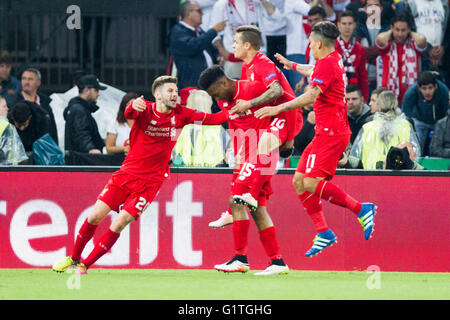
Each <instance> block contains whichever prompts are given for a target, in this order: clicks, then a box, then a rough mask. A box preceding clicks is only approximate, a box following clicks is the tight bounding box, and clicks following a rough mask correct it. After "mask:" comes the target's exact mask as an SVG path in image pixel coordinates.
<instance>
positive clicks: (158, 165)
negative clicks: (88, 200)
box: [53, 76, 227, 274]
mask: <svg viewBox="0 0 450 320" xmlns="http://www.w3.org/2000/svg"><path fill="white" fill-rule="evenodd" d="M152 93H153V95H154V97H155V99H156V102H149V101H146V100H144V99H143V97H140V98H138V99H136V100H134V101H132V102H131V103H130V104H129V105H128V106H127V108H126V109H125V117H126V118H127V119H133V120H134V123H133V127H132V128H131V132H130V150H129V152H128V155H127V157H126V159H125V160H124V162H123V164H122V166H121V168H120V169H119V170H118V171H116V172H115V173H113V175H112V177H111V179H110V180H109V182H108V184H107V185H106V186H105V188H104V189H103V191H102V192H101V193H100V195H99V196H98V198H97V202H96V203H95V205H94V208H93V211H92V213H91V214H90V215H89V217H88V218H87V219H86V220H85V222H84V224H83V225H82V226H81V228H80V230H79V232H78V235H77V238H76V241H75V245H74V247H73V249H72V254H71V256H68V257H66V258H64V259H63V260H61V261H59V262H57V263H55V264H54V265H53V270H55V271H60V272H62V271H65V270H66V269H67V268H69V267H71V266H73V268H75V270H76V272H77V273H79V274H85V273H87V269H88V268H89V267H90V266H91V265H92V264H93V263H95V262H96V261H97V260H98V259H99V258H100V257H102V256H103V255H104V254H105V253H106V252H107V251H108V250H109V249H111V247H112V246H113V245H114V243H115V242H116V241H117V239H118V238H119V235H120V232H121V231H122V230H123V229H124V228H125V227H126V226H127V225H128V224H129V223H130V222H132V221H134V220H137V219H138V218H139V216H140V215H141V214H142V213H143V212H144V211H145V209H146V208H147V206H148V205H149V204H150V203H151V202H152V201H153V199H154V197H155V196H156V194H157V192H158V190H159V189H160V187H161V185H162V183H163V182H164V180H165V179H166V178H167V177H168V174H169V160H170V157H171V153H172V149H173V147H174V145H175V143H176V140H177V137H178V133H179V132H177V129H179V128H182V127H183V126H185V125H187V124H189V123H194V122H196V123H197V122H198V123H202V124H209V125H218V124H222V123H224V122H225V121H226V120H227V118H226V116H227V114H226V113H225V112H220V113H217V114H207V113H204V112H199V111H196V110H192V109H189V108H185V107H183V106H181V105H179V104H177V99H178V88H177V78H175V77H170V76H161V77H158V78H157V79H156V80H155V81H154V82H153V85H152ZM122 204H123V207H122V209H121V210H120V212H119V206H121V205H122ZM111 210H113V211H116V212H119V214H118V215H117V217H116V218H115V219H114V221H113V222H112V224H111V226H110V227H109V229H108V230H107V231H106V233H105V234H103V235H102V236H101V237H100V239H99V240H98V241H97V243H96V244H95V246H94V249H93V250H92V252H91V253H90V254H89V256H88V257H87V258H86V259H81V253H82V251H83V249H84V247H85V246H86V244H87V242H88V241H89V240H90V239H91V238H92V237H93V236H94V233H95V230H96V228H97V225H98V224H99V223H100V222H101V221H102V220H103V219H104V218H105V216H106V215H107V214H108V213H109V212H110V211H111Z"/></svg>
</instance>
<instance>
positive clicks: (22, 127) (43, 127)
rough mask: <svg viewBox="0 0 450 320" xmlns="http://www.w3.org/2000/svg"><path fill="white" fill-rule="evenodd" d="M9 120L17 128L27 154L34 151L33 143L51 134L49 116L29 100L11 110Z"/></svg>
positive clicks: (21, 101)
mask: <svg viewBox="0 0 450 320" xmlns="http://www.w3.org/2000/svg"><path fill="white" fill-rule="evenodd" d="M8 120H9V122H10V123H12V124H14V125H15V126H16V128H17V131H18V133H19V136H20V139H21V140H22V143H23V146H24V148H25V151H26V152H31V151H33V143H34V142H35V141H36V140H38V139H39V138H40V137H42V136H43V135H44V134H46V133H50V122H49V118H48V114H47V113H46V112H45V111H44V110H43V109H42V108H40V107H39V106H38V105H37V104H35V103H33V102H30V101H27V100H20V101H19V102H17V103H16V104H15V105H14V106H13V107H12V108H11V109H10V110H9V112H8Z"/></svg>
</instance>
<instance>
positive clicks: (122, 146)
mask: <svg viewBox="0 0 450 320" xmlns="http://www.w3.org/2000/svg"><path fill="white" fill-rule="evenodd" d="M137 97H138V95H137V93H134V92H129V93H127V94H126V95H124V96H123V98H122V101H121V102H120V105H119V110H118V111H117V116H116V119H115V120H114V121H113V122H111V124H110V125H109V127H108V129H107V131H106V139H105V147H106V152H107V153H123V154H124V155H125V156H126V155H127V154H128V151H129V150H130V140H129V138H130V131H131V126H132V125H133V120H129V119H126V118H125V108H126V107H127V105H128V104H129V103H130V102H131V101H132V100H134V99H136V98H137Z"/></svg>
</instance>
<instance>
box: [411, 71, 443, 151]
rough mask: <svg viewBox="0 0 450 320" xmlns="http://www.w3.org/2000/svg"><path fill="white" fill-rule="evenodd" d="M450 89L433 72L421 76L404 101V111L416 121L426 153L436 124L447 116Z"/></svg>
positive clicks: (421, 144)
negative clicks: (428, 138) (430, 133)
mask: <svg viewBox="0 0 450 320" xmlns="http://www.w3.org/2000/svg"><path fill="white" fill-rule="evenodd" d="M448 104H449V89H448V88H447V86H446V85H445V84H444V83H443V82H442V81H440V80H438V79H436V77H435V75H434V74H433V72H430V71H426V72H422V73H420V74H419V76H418V79H417V84H414V85H413V86H411V87H410V88H409V89H408V91H407V92H406V94H405V97H404V99H403V105H402V110H403V112H404V113H405V115H406V116H408V117H411V118H412V119H413V121H414V126H415V128H416V132H417V136H418V138H419V143H420V147H421V149H422V150H423V151H425V152H424V153H425V155H427V152H426V151H427V150H426V149H425V144H426V141H427V137H428V134H429V132H430V131H432V130H434V126H435V124H436V122H437V121H438V120H440V119H442V118H444V117H445V116H446V115H447V110H448V107H449V106H448Z"/></svg>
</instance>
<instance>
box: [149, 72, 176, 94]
mask: <svg viewBox="0 0 450 320" xmlns="http://www.w3.org/2000/svg"><path fill="white" fill-rule="evenodd" d="M177 82H178V80H177V78H176V77H172V76H159V77H158V78H156V79H155V81H153V84H152V94H153V95H155V91H156V90H157V89H158V88H159V87H161V86H163V85H164V84H166V83H175V84H177Z"/></svg>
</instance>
